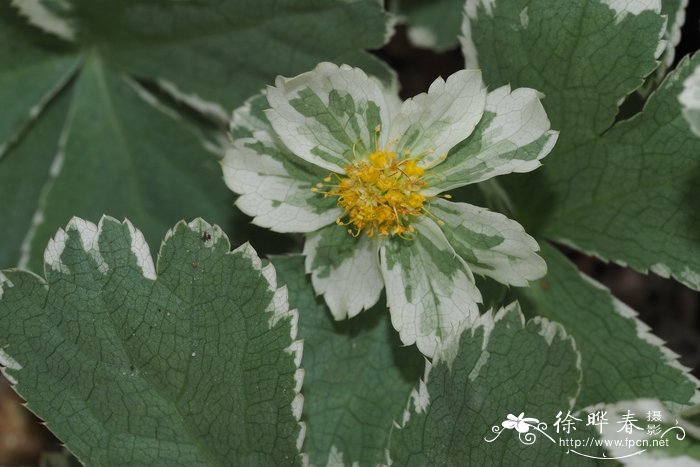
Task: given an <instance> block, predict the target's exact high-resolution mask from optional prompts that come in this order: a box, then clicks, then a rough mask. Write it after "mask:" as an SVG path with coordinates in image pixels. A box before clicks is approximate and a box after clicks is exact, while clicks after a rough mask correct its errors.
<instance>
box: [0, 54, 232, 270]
mask: <svg viewBox="0 0 700 467" xmlns="http://www.w3.org/2000/svg"><path fill="white" fill-rule="evenodd" d="M70 97H71V102H70V106H69V108H68V109H67V112H66V113H64V114H63V115H62V116H61V117H60V118H61V120H63V127H62V129H61V132H60V136H59V138H58V140H56V139H54V140H52V141H51V143H52V144H49V145H48V147H46V148H43V147H42V148H41V149H42V150H46V151H50V155H44V154H41V153H39V155H40V157H41V159H42V162H43V164H48V165H43V166H40V165H38V166H34V165H32V169H29V168H27V164H28V163H31V161H32V156H33V157H34V158H35V159H38V157H37V154H36V153H35V154H30V155H29V157H27V158H26V159H24V160H19V158H20V157H21V154H20V153H17V154H14V153H11V154H8V155H7V156H6V157H7V159H8V160H7V161H6V163H7V164H8V165H9V167H6V168H5V169H3V168H2V167H0V174H2V173H5V172H4V170H8V169H9V168H11V167H12V166H13V165H14V164H17V165H18V167H19V169H20V170H24V171H27V172H30V173H34V172H35V173H36V174H35V175H32V177H33V178H34V179H35V183H37V184H38V186H37V185H35V186H33V187H32V188H33V190H34V191H35V192H38V193H39V197H38V201H37V198H34V197H28V198H24V199H19V200H18V203H17V204H16V205H14V206H13V205H10V206H5V207H3V208H0V212H2V211H6V212H7V213H8V214H10V215H13V216H23V217H25V221H26V216H27V215H28V213H30V212H32V211H33V212H34V219H33V220H32V222H31V224H30V225H29V227H28V230H25V231H24V232H28V233H26V234H25V235H24V239H23V240H22V242H23V243H22V252H21V253H22V256H21V257H20V265H21V266H22V267H26V266H27V265H29V267H30V269H33V270H37V269H39V268H40V265H41V256H40V254H39V253H40V252H41V251H42V247H43V246H44V245H45V244H46V242H47V241H48V239H49V237H50V236H51V234H52V233H53V231H54V230H55V226H56V225H63V224H65V223H66V222H68V220H69V219H70V218H71V217H72V215H78V216H81V217H83V218H86V219H99V217H100V215H101V212H102V211H103V210H105V211H106V212H109V213H110V214H112V215H114V216H117V217H127V216H128V217H130V218H131V219H132V220H133V221H134V222H136V223H137V224H138V225H140V226H141V228H142V229H143V232H144V234H145V235H146V236H147V237H148V238H151V239H155V238H159V237H162V236H163V234H164V233H165V232H166V231H167V229H168V227H169V226H170V225H172V223H173V222H176V221H177V219H178V218H180V217H182V216H183V215H184V216H187V217H190V218H192V217H195V216H197V215H205V216H207V217H208V218H210V219H214V220H215V221H216V222H219V223H221V224H222V225H230V224H231V223H232V220H233V214H234V211H233V209H232V207H231V198H230V194H229V192H228V191H227V190H226V187H225V186H224V184H223V183H220V182H219V179H220V178H221V168H220V167H219V164H218V161H217V158H216V157H215V156H214V155H213V154H211V153H209V152H207V151H206V150H205V149H204V147H203V146H202V144H201V141H200V139H199V137H198V135H197V134H196V132H195V131H193V130H191V129H190V128H189V127H188V126H186V125H184V124H183V123H182V122H180V121H179V120H178V118H177V117H176V116H174V115H172V114H169V113H168V112H166V111H165V110H164V109H162V108H158V107H156V106H153V105H149V104H148V103H147V102H146V101H144V98H149V97H148V95H147V94H145V91H143V89H142V88H140V87H139V86H138V85H136V84H135V83H134V82H133V81H130V80H125V79H124V78H122V77H120V76H119V75H118V74H116V73H115V72H114V70H113V69H111V68H109V67H108V66H107V65H105V64H104V63H103V62H102V61H101V60H100V59H99V58H98V57H91V58H90V59H88V61H87V62H86V64H85V66H84V67H83V69H82V70H81V72H80V76H79V78H78V80H77V82H76V83H75V85H74V87H73V89H72V90H71V94H70ZM57 104H58V102H57ZM47 117H48V115H47ZM43 123H44V122H43V119H42V121H40V122H38V124H37V130H38V129H39V127H40V124H43ZM54 128H55V127H54ZM39 136H40V135H39V134H38V133H37V134H32V135H31V136H30V137H28V138H26V139H25V140H23V142H22V143H23V144H27V145H30V146H32V147H34V146H37V145H40V144H41V143H39V142H37V139H38V137H39ZM42 146H43V145H42ZM21 148H22V145H20V147H18V148H17V149H21ZM86 153H87V154H89V157H86ZM22 162H24V163H22ZM38 174H48V177H47V178H42V179H40V178H39V177H38ZM0 177H2V175H0ZM8 178H9V180H8V186H7V187H3V190H8V191H12V190H27V189H28V188H24V185H25V184H26V183H27V181H26V180H23V179H19V178H17V177H16V173H15V174H12V176H11V177H8ZM20 187H22V188H20ZM2 214H5V212H2ZM24 225H26V223H25V224H24ZM236 240H238V239H236Z"/></svg>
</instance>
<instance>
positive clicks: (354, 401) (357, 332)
mask: <svg viewBox="0 0 700 467" xmlns="http://www.w3.org/2000/svg"><path fill="white" fill-rule="evenodd" d="M341 230H342V229H341ZM272 263H273V264H274V265H275V269H276V270H277V280H278V283H279V284H286V285H287V287H288V290H289V304H290V306H291V307H294V308H296V309H298V310H299V339H302V340H303V341H304V356H303V357H302V366H303V367H304V371H305V375H304V387H303V391H304V412H303V418H304V420H306V421H307V427H306V437H305V439H304V446H303V448H302V450H303V451H304V452H305V453H308V455H309V461H310V463H311V464H313V465H319V466H320V465H326V464H327V463H328V464H330V465H339V464H342V465H350V464H353V463H355V462H359V463H360V465H377V464H379V463H381V462H382V461H383V460H384V448H385V446H386V443H387V441H388V438H389V432H390V428H391V425H392V421H393V420H395V419H397V418H399V417H400V416H401V413H402V411H403V408H404V406H405V401H406V398H407V397H408V396H409V394H410V393H411V390H412V389H413V386H414V385H415V384H416V383H417V381H418V379H419V377H420V376H421V374H422V373H423V362H424V361H425V359H424V357H423V356H422V355H421V354H420V353H419V352H418V351H417V349H416V348H415V347H413V346H410V347H405V346H402V345H401V341H400V340H399V339H398V336H397V334H396V332H395V331H394V330H393V329H392V327H391V323H390V321H389V310H388V309H387V308H386V306H385V304H384V302H383V301H381V302H380V303H379V304H377V306H375V307H373V308H372V309H371V310H367V311H366V312H363V313H362V314H360V315H359V316H357V317H356V318H353V319H351V320H346V321H335V320H334V317H333V316H331V313H330V310H329V309H328V307H327V306H325V304H324V303H323V300H322V299H321V298H319V297H316V296H315V292H314V289H313V288H312V286H311V284H310V283H309V280H308V277H306V276H305V275H304V258H303V256H279V257H273V258H272ZM334 460H335V461H337V463H336V464H334V463H333V461H334Z"/></svg>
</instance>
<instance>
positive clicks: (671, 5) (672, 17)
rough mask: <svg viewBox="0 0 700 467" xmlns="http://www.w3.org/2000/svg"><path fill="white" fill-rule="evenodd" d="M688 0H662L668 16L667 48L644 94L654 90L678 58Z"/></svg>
mask: <svg viewBox="0 0 700 467" xmlns="http://www.w3.org/2000/svg"><path fill="white" fill-rule="evenodd" d="M687 6H688V0H661V14H662V15H663V16H665V17H666V29H665V30H664V35H663V38H664V40H665V41H666V48H665V49H664V51H663V53H662V55H661V63H660V64H659V67H658V68H657V69H656V72H655V73H654V74H653V75H652V76H650V77H649V79H648V80H647V82H646V83H644V87H643V88H642V89H641V90H640V91H641V92H642V94H644V93H645V92H646V91H652V90H653V88H654V87H656V85H658V84H659V83H660V82H661V81H662V80H663V78H664V76H666V72H667V71H668V69H669V68H671V66H672V65H673V61H674V60H675V58H676V46H677V45H678V43H679V42H680V41H681V28H683V25H684V24H685V16H686V12H685V10H686V8H687Z"/></svg>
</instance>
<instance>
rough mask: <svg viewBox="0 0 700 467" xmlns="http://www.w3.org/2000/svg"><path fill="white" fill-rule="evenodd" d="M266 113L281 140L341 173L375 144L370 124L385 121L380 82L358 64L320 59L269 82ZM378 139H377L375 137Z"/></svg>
mask: <svg viewBox="0 0 700 467" xmlns="http://www.w3.org/2000/svg"><path fill="white" fill-rule="evenodd" d="M267 99H268V101H269V103H270V106H271V107H272V108H271V109H270V110H268V111H267V117H268V119H269V120H270V122H271V123H272V126H273V128H274V129H275V132H276V133H277V134H278V135H279V137H280V138H281V139H282V141H283V142H284V144H285V145H286V146H287V147H288V148H289V149H290V150H291V151H292V152H294V153H295V154H297V155H298V156H299V157H301V158H303V159H305V160H306V161H308V162H311V163H313V164H316V165H318V166H319V167H323V168H325V169H328V170H331V171H333V172H337V173H343V167H344V166H345V165H347V164H348V163H349V162H351V161H352V159H353V150H354V151H355V152H356V153H357V154H363V155H365V154H368V153H369V152H371V151H372V150H373V149H374V146H375V142H374V137H375V132H374V131H375V128H376V127H377V125H380V126H381V125H385V124H386V122H388V121H389V110H388V109H387V105H386V103H385V101H384V91H383V89H382V85H381V84H380V83H379V81H377V80H376V79H374V78H370V77H368V76H367V75H366V74H365V73H364V72H363V71H362V70H360V69H359V68H352V67H350V66H347V65H342V66H340V67H338V66H337V65H334V64H332V63H321V64H319V65H318V66H317V67H316V68H315V69H314V70H313V71H310V72H307V73H303V74H301V75H299V76H297V77H294V78H283V77H278V78H277V81H276V83H275V87H270V88H268V91H267ZM380 143H382V141H380Z"/></svg>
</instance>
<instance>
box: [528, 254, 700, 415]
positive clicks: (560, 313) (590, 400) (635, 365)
mask: <svg viewBox="0 0 700 467" xmlns="http://www.w3.org/2000/svg"><path fill="white" fill-rule="evenodd" d="M542 256H543V257H544V259H545V260H546V261H547V266H548V268H549V271H548V274H547V277H546V278H545V279H543V280H542V281H540V282H537V283H534V282H533V283H532V284H531V287H529V288H521V289H516V292H517V294H518V296H519V298H520V302H521V303H522V304H523V308H524V309H525V310H526V312H527V313H530V314H532V313H535V314H537V315H540V316H545V317H546V318H548V319H551V320H554V321H557V322H559V323H561V324H562V325H564V327H565V328H566V329H567V331H568V332H569V333H570V335H571V336H572V337H573V338H574V339H576V347H577V349H578V350H579V351H580V352H581V367H582V368H583V380H582V382H581V393H580V394H579V396H578V403H577V407H579V408H581V407H586V406H589V405H592V404H597V403H599V402H606V403H612V402H618V401H624V400H631V399H637V398H642V397H652V398H660V399H662V400H665V401H672V402H676V403H679V404H686V403H688V401H689V400H690V398H691V397H692V396H693V394H694V393H695V390H696V388H697V384H698V383H697V380H695V378H693V377H692V376H691V375H690V374H688V373H687V371H688V370H687V369H685V368H682V367H681V366H680V365H679V364H678V362H677V361H676V358H677V355H675V354H673V352H671V351H670V350H668V349H667V348H665V347H664V346H663V342H662V341H661V339H659V338H658V337H656V336H654V335H652V334H651V333H650V332H649V328H648V327H647V326H646V325H645V324H644V323H642V322H641V321H639V320H638V319H637V317H636V313H635V312H634V311H633V310H632V309H630V308H629V307H627V306H626V305H625V304H624V303H622V302H620V301H619V300H617V299H615V297H613V296H612V294H611V293H610V291H608V290H607V289H605V288H604V287H603V286H602V285H600V284H599V283H597V282H595V281H594V280H593V279H591V278H589V277H587V276H584V275H583V274H582V273H580V272H579V271H578V270H577V269H576V266H574V265H573V264H572V263H571V262H569V261H568V260H567V259H566V257H565V256H564V255H563V254H562V253H560V252H558V251H557V250H556V249H555V248H553V247H552V246H550V245H548V244H547V243H544V242H543V243H542Z"/></svg>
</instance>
